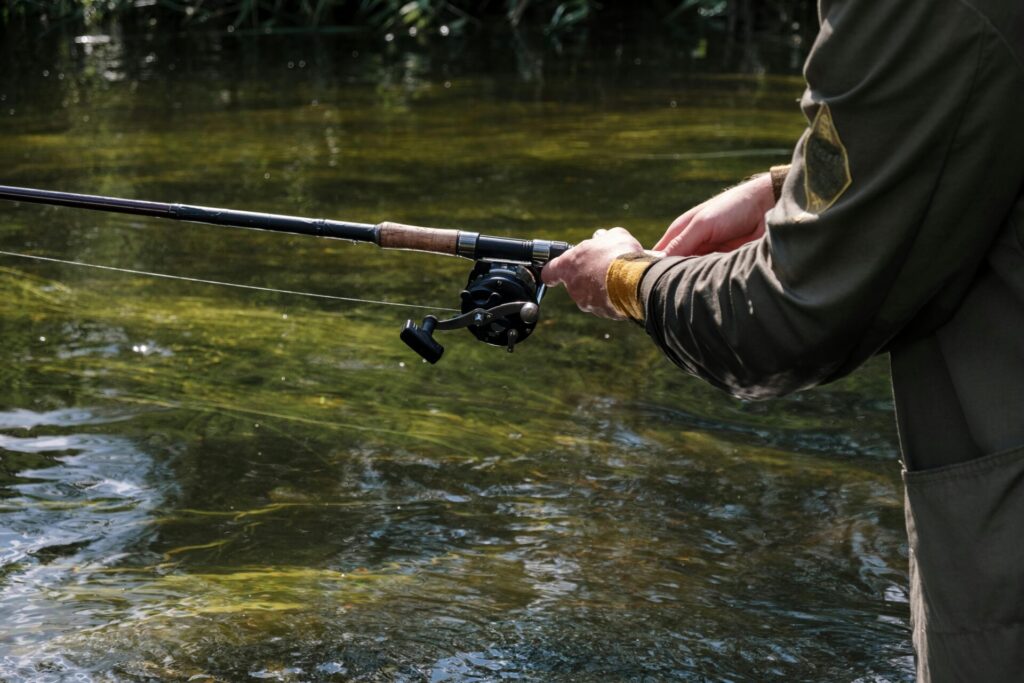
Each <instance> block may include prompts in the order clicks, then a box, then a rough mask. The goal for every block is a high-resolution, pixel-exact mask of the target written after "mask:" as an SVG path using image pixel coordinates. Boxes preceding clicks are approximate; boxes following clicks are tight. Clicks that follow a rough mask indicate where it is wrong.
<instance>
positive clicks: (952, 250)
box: [638, 0, 1024, 398]
mask: <svg viewBox="0 0 1024 683" xmlns="http://www.w3.org/2000/svg"><path fill="white" fill-rule="evenodd" d="M822 10H823V12H824V14H823V16H822V27H821V31H820V33H819V36H818V39H817V41H816V42H815V45H814V47H813V48H812V51H811V54H810V56H809V58H808V61H807V64H806V67H805V76H806V79H807V84H808V87H807V89H806V91H805V92H804V95H803V98H802V101H801V106H802V108H803V111H804V114H805V116H806V117H807V120H808V122H809V125H808V128H807V130H806V131H805V132H804V134H803V136H802V137H801V139H800V140H799V142H798V144H797V146H796V149H795V151H794V154H793V159H792V169H791V171H790V173H789V175H788V176H787V178H786V181H785V184H784V186H783V188H782V195H781V198H780V200H779V202H778V203H777V204H776V206H775V208H774V209H772V210H771V211H770V212H769V213H768V216H767V224H768V229H767V232H766V234H765V236H764V238H762V239H760V240H758V241H756V242H752V243H750V244H747V245H745V246H743V247H742V248H740V249H738V250H736V251H733V252H730V253H716V254H710V255H707V256H700V257H689V258H678V257H673V258H665V259H662V260H661V261H659V262H657V263H656V264H654V265H653V266H651V267H650V268H649V269H648V270H647V272H646V274H645V275H644V277H643V280H642V281H641V283H640V287H639V292H638V294H639V297H640V303H641V305H642V306H643V310H644V313H645V325H646V329H647V332H648V333H649V334H650V335H651V337H652V338H653V339H654V340H655V342H656V343H657V344H658V345H659V346H661V347H662V349H663V350H664V351H665V352H666V354H667V355H668V356H669V358H670V359H671V360H672V361H673V362H675V363H676V364H677V365H679V366H681V367H682V368H684V369H685V370H687V371H689V372H691V373H693V374H695V375H698V376H700V377H703V378H704V379H706V380H708V381H709V382H711V383H712V384H714V385H716V386H718V387H720V388H722V389H725V390H727V391H729V392H730V393H733V394H735V395H737V396H742V397H748V398H760V397H768V396H774V395H781V394H785V393H788V392H792V391H796V390H799V389H802V388H806V387H810V386H813V385H816V384H821V383H824V382H828V381H831V380H833V379H836V378H838V377H840V376H842V375H844V374H846V373H848V372H850V371H851V370H852V369H854V368H855V367H857V366H858V365H859V364H861V363H862V362H863V361H864V360H866V359H867V358H868V357H870V356H871V355H873V354H875V353H877V352H878V351H880V350H883V349H885V348H886V347H887V346H888V345H890V344H892V343H893V342H894V340H896V339H898V336H899V335H900V334H901V332H902V333H905V332H906V331H907V330H910V329H915V328H928V327H934V326H936V325H938V324H939V323H941V322H942V320H943V318H944V317H945V316H948V315H950V314H951V313H952V312H953V310H955V308H956V305H957V304H958V303H959V302H960V300H961V299H962V297H963V295H964V292H965V290H966V289H967V287H968V286H969V284H970V282H971V280H972V279H973V277H974V274H975V273H976V271H977V268H978V266H979V263H980V262H981V261H982V259H983V258H984V256H985V253H986V252H987V251H988V248H989V246H990V244H991V243H992V241H993V239H994V236H995V234H996V232H997V230H998V228H999V226H1000V225H1001V224H1002V223H1003V222H1004V220H1005V219H1006V214H1007V212H1008V211H1009V207H1010V206H1011V205H1012V201H1013V198H1014V197H1015V196H1016V193H1017V191H1018V190H1019V188H1020V183H1021V173H1020V171H1019V169H1020V168H1021V166H1022V164H1021V162H1020V159H1019V158H1017V157H1018V156H1019V153H1020V149H1021V147H1020V145H1019V144H1018V143H1019V141H1020V136H1021V133H1020V132H1019V131H1016V130H1015V129H1016V128H1019V127H1020V126H1019V123H1018V122H1019V121H1020V120H1021V116H1022V113H1024V112H1022V107H1021V104H1020V102H1021V100H1024V98H1021V96H1020V92H1021V80H1020V78H1021V73H1020V67H1019V65H1018V64H1017V63H1016V62H1015V61H1014V59H1013V57H1012V55H1011V52H1010V50H1009V49H1008V48H1007V46H1006V44H1005V41H1002V40H1001V39H1000V37H999V35H998V34H997V33H996V32H994V31H993V29H992V27H991V24H990V23H989V22H988V21H987V20H986V19H985V18H984V17H983V16H981V15H979V14H978V13H976V12H975V11H974V10H973V9H972V8H971V7H969V6H968V5H967V4H965V3H962V2H959V1H958V0H934V1H933V2H925V1H921V0H907V1H906V2H877V0H840V1H837V2H832V3H823V8H822Z"/></svg>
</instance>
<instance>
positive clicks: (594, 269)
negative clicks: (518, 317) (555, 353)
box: [541, 188, 770, 320]
mask: <svg viewBox="0 0 1024 683" xmlns="http://www.w3.org/2000/svg"><path fill="white" fill-rule="evenodd" d="M769 191H770V188H769ZM643 250H644V248H643V246H642V245H641V244H640V243H639V242H637V240H636V238H635V237H633V236H632V235H630V234H629V232H628V231H626V230H625V229H624V228H612V229H611V230H598V231H597V232H595V233H594V237H593V238H592V239H589V240H584V241H582V242H580V243H579V244H577V245H576V246H575V247H573V248H572V249H570V250H569V251H567V252H565V253H564V254H562V255H561V256H559V257H558V258H556V259H553V260H552V261H550V262H548V264H547V265H546V266H544V270H543V271H542V273H541V276H542V279H543V280H544V284H546V285H549V286H552V287H553V286H556V285H565V288H566V290H567V291H568V292H569V296H571V297H572V298H573V301H575V302H576V305H577V306H579V307H580V310H581V311H584V312H585V313H593V314H594V315H598V316H601V317H602V318H611V319H613V320H625V316H623V315H622V314H621V313H619V311H618V310H617V309H616V308H615V307H614V306H613V305H612V302H611V300H610V299H609V298H608V289H607V287H606V285H605V278H606V277H607V275H608V267H609V266H610V265H611V263H612V261H614V260H615V259H616V258H617V257H619V256H622V255H623V254H632V253H636V252H640V253H642V252H643Z"/></svg>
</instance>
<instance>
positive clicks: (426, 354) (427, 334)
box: [400, 315, 444, 365]
mask: <svg viewBox="0 0 1024 683" xmlns="http://www.w3.org/2000/svg"><path fill="white" fill-rule="evenodd" d="M436 325H437V318H435V317H434V316H432V315H428V316H427V317H426V318H424V319H423V326H422V327H420V326H418V325H417V324H416V323H414V322H413V321H412V320H406V321H405V327H404V328H402V334H401V335H400V336H401V338H402V341H404V342H405V343H406V345H407V346H408V347H409V348H410V349H412V350H413V351H415V352H416V353H418V354H419V355H420V356H421V357H422V358H423V359H424V360H425V361H427V362H428V363H430V364H431V365H433V364H434V363H436V362H437V361H439V360H441V355H442V354H444V347H443V346H441V345H440V344H438V343H437V340H436V339H434V326H436Z"/></svg>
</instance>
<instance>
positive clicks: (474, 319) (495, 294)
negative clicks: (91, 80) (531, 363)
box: [401, 261, 544, 363]
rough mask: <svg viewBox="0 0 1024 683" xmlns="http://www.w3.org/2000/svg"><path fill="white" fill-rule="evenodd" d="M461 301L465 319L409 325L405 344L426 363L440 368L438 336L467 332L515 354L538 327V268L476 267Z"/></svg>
mask: <svg viewBox="0 0 1024 683" xmlns="http://www.w3.org/2000/svg"><path fill="white" fill-rule="evenodd" d="M461 296H462V309H461V310H462V314H461V315H457V316H455V317H454V318H449V319H448V320H438V319H437V317H436V316H433V315H428V316H427V317H425V318H424V319H423V324H422V325H417V324H416V323H414V322H413V321H412V320H407V321H406V323H405V328H404V329H403V330H402V335H401V336H402V341H404V342H405V343H406V344H408V345H409V347H410V348H411V349H412V350H413V351H415V352H416V353H418V354H420V356H422V357H423V358H424V359H425V360H427V361H428V362H430V363H436V362H437V361H439V360H440V359H441V355H442V354H443V353H444V347H443V346H441V345H440V344H439V343H437V341H436V340H435V339H434V330H457V329H459V328H460V327H465V328H468V329H469V331H470V332H472V333H473V336H474V337H476V338H477V339H479V340H480V341H482V342H484V343H485V344H491V345H493V346H504V347H505V348H507V349H508V350H509V352H511V351H512V350H513V349H514V348H515V345H516V344H518V343H519V342H521V341H523V340H524V339H526V338H527V337H529V336H530V333H531V332H533V328H534V327H536V326H537V320H538V319H539V318H540V300H541V298H542V297H543V296H544V284H543V283H541V282H540V268H538V267H531V266H525V265H521V264H518V263H501V262H491V261H477V262H476V265H475V266H473V271H472V272H471V273H470V274H469V281H468V282H467V283H466V288H465V289H464V290H462V294H461Z"/></svg>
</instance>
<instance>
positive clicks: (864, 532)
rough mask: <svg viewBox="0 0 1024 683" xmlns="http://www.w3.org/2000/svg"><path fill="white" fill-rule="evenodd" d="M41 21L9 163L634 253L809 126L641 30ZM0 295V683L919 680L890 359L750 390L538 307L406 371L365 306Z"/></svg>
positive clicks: (165, 239)
mask: <svg viewBox="0 0 1024 683" xmlns="http://www.w3.org/2000/svg"><path fill="white" fill-rule="evenodd" d="M71 38H73V36H63V37H62V36H60V35H55V34H52V33H51V34H48V37H44V38H42V39H40V40H39V41H35V42H32V43H26V42H25V41H22V40H16V39H11V38H10V37H8V38H7V39H6V40H5V44H4V47H3V55H4V60H5V63H4V68H3V69H2V70H0V97H2V101H0V105H2V106H0V109H3V108H4V107H6V112H3V111H0V113H3V114H4V116H2V117H0V168H2V169H4V170H3V172H2V181H3V182H5V183H8V184H21V185H34V186H42V187H50V188H55V189H65V190H72V191H83V192H99V193H109V194H113V195H121V196H132V197H138V198H146V199H154V200H162V201H182V202H189V203H195V204H207V205H214V206H229V207H233V208H250V209H255V210H271V211H276V212H281V213H295V214H305V215H323V216H329V217H336V218H342V219H349V220H357V221H367V222H374V221H377V220H382V219H393V220H402V221H408V222H413V223H419V224H433V225H443V226H458V227H464V228H467V229H477V230H481V231H484V232H491V233H499V234H512V235H519V236H544V237H550V238H555V239H566V240H570V241H573V240H579V239H582V238H583V237H585V236H587V235H588V234H589V233H590V232H592V230H593V229H594V228H596V227H600V226H606V225H611V224H622V225H626V226H627V227H630V228H631V229H632V230H633V231H634V232H635V233H636V234H637V235H638V236H639V237H640V238H641V239H642V240H643V241H645V242H648V243H651V242H653V241H654V240H655V239H656V238H657V237H658V236H659V235H660V232H661V230H662V229H663V227H664V226H665V225H666V224H667V223H668V222H669V221H670V220H671V219H672V218H673V217H674V216H675V215H677V214H678V213H680V212H682V211H683V210H684V209H685V208H687V207H688V206H690V205H692V204H693V203H695V202H697V201H699V200H700V199H702V198H703V197H705V196H707V195H708V194H710V193H712V192H714V191H715V190H716V189H719V188H721V187H724V186H726V185H728V184H730V183H732V182H734V181H735V180H736V179H738V178H742V177H744V176H746V175H749V174H750V173H753V172H757V171H759V170H762V169H764V168H766V167H767V166H768V165H770V164H772V163H778V162H779V161H781V160H784V159H785V156H786V155H785V153H784V152H781V151H779V150H784V149H786V148H787V146H788V145H789V144H790V143H791V141H792V140H793V139H794V138H795V136H796V135H797V134H798V133H799V131H800V129H801V120H800V117H799V112H798V111H797V109H796V106H795V104H794V100H795V98H796V97H797V95H798V94H799V91H800V82H799V79H798V78H796V77H788V76H765V77H749V76H733V75H721V74H715V73H713V69H711V68H710V67H709V66H707V65H705V64H702V63H700V62H696V63H693V62H689V61H688V60H686V59H684V58H680V57H677V56H674V55H672V54H671V53H668V52H665V51H659V50H658V49H657V48H656V47H654V46H651V45H630V44H626V45H624V46H623V47H622V50H621V51H620V50H616V49H615V47H614V46H605V47H607V49H597V48H595V49H593V50H581V51H575V52H574V51H572V50H570V51H568V52H567V53H566V54H563V55H561V56H558V55H555V54H552V53H551V52H549V51H544V50H536V49H535V50H533V51H531V49H530V48H528V47H526V46H522V45H521V46H520V48H519V49H518V50H514V49H511V48H509V46H507V45H487V44H484V45H475V44H472V43H470V44H464V43H458V44H456V43H452V44H447V43H444V44H442V45H440V46H434V47H433V48H431V49H415V50H413V49H411V48H410V46H391V47H388V46H385V45H375V44H374V43H373V42H372V41H368V40H365V39H355V38H348V37H337V36H336V37H330V38H326V37H319V38H314V37H308V36H305V37H296V38H280V37H261V38H258V39H256V38H251V37H248V38H231V37H219V36H205V37H201V38H198V39H190V40H188V41H185V40H184V39H180V38H172V39H164V38H161V37H159V36H157V35H154V36H151V37H146V36H137V37H127V38H126V37H123V36H119V35H117V34H116V33H115V34H114V35H113V36H112V39H111V40H110V42H106V43H104V42H93V43H92V44H89V45H86V44H75V43H73V42H72V41H71ZM538 60H540V62H538ZM0 249H3V250H7V251H18V252H29V253H36V254H43V255H47V256H53V257H57V258H65V259H73V260H83V261H89V262H93V263H102V264H105V265H113V266H119V267H125V268H135V269H143V270H156V271H159V272H168V273H178V274H183V275H189V276H194V277H201V278H209V279H222V280H230V281H234V282H242V283H246V284H253V285H259V286H268V287H279V288H287V289H298V290H308V291H314V292H320V293H326V294H335V295H341V296H355V297H361V298H368V299H379V300H389V301H399V302H406V303H415V304H424V305H435V306H452V305H454V303H455V301H457V294H458V288H459V287H460V286H461V284H462V281H463V279H464V278H465V276H466V273H467V272H468V263H466V262H461V261H458V260H455V259H444V258H439V257H430V256H421V255H413V254H395V253H387V252H381V251H378V250H375V249H373V248H372V247H367V246H353V245H348V244H345V243H339V242H324V241H318V240H313V239H303V238H288V237H282V236H279V235H268V234H263V233H258V232H252V231H238V230H223V229H216V228H211V227H204V226H195V225H187V224H172V223H161V222H159V221H156V220H145V219H139V218H132V217H125V216H104V215H102V214H95V213H86V212H78V211H71V210H67V209H57V208H44V207H31V206H27V205H21V206H16V205H13V204H4V205H0ZM0 292H2V297H0V340H2V345H0V624H3V626H0V678H3V679H9V680H46V679H51V680H63V679H65V678H68V677H70V676H79V677H81V678H83V679H86V680H89V679H92V680H152V679H159V680H189V679H192V680H295V681H299V680H383V681H391V680H407V681H420V680H428V681H473V680H481V681H483V680H488V681H489V680H538V681H549V680H556V681H557V680H566V681H568V680H573V681H587V680H592V681H606V680H636V681H642V680H670V679H674V680H692V681H703V680H715V681H719V680H734V681H746V680H758V681H762V680H783V679H796V680H846V681H857V680H860V681H878V680H888V681H897V680H909V679H910V678H912V676H911V663H910V660H909V656H910V649H909V643H908V640H909V632H908V625H907V614H906V612H907V606H906V604H905V603H906V598H905V586H906V582H907V577H906V570H905V565H906V549H905V542H904V534H903V529H902V507H901V496H902V494H901V490H900V487H899V476H898V470H899V468H898V464H897V462H896V443H895V434H894V429H893V427H892V418H891V405H890V403H889V396H888V380H887V375H886V368H885V364H884V362H883V361H881V360H880V361H876V362H873V363H872V364H870V365H869V366H868V367H866V368H864V369H862V370H861V371H860V372H858V373H857V374H856V375H855V376H853V377H852V378H849V379H847V380H844V381H843V382H840V383H838V384H836V385H833V386H830V387H826V388H823V389H819V390H816V391H813V392H809V393H807V394H803V395H800V396H796V397H791V398H788V399H785V400H781V401H777V402H771V403H756V404H754V403H743V402H738V401H734V400H732V399H729V398H727V397H724V396H722V395H720V394H718V393H716V392H714V391H713V390H711V389H709V388H707V387H705V386H703V385H701V384H700V383H699V382H697V381H695V380H692V379H690V378H688V377H685V376H683V375H681V374H678V373H677V372H676V371H675V370H674V369H673V368H671V366H670V365H669V363H668V362H667V361H665V360H664V359H663V358H661V357H660V356H659V354H658V353H657V352H656V351H655V350H654V349H653V347H652V346H651V345H650V344H649V343H648V342H647V341H646V340H645V338H644V336H643V333H642V331H641V330H639V329H636V328H633V327H631V326H628V325H623V324H615V323H610V322H605V321H599V320H596V319H592V318H589V317H586V316H584V315H582V314H580V313H578V312H577V311H575V309H574V306H573V305H572V304H571V303H570V302H569V301H568V300H567V298H566V297H565V296H564V293H562V292H554V293H552V294H551V295H550V296H549V298H548V300H547V301H546V303H545V306H544V320H543V322H542V323H541V326H540V327H539V329H538V331H537V333H536V334H535V335H534V336H533V337H531V339H530V340H529V341H528V342H526V343H525V344H523V345H522V346H521V347H520V348H519V350H517V352H516V353H515V354H513V355H511V356H509V355H508V354H506V353H504V352H503V351H501V350H498V349H493V348H488V347H484V346H482V345H480V344H478V343H477V342H475V341H474V340H473V339H471V338H470V337H469V336H468V335H465V336H463V335H461V334H448V335H447V336H446V337H441V340H442V342H443V343H445V345H446V347H447V349H448V350H447V352H446V356H445V358H444V359H443V360H442V361H441V363H440V364H439V365H437V366H433V367H431V366H427V365H425V364H422V363H420V362H419V361H418V360H417V359H415V358H414V357H413V356H412V355H411V353H410V352H409V351H408V350H407V349H406V348H405V347H404V345H402V344H401V342H400V341H399V340H398V334H397V333H398V330H399V328H400V326H401V324H402V322H403V321H404V319H405V317H406V316H407V315H408V313H407V312H406V311H404V310H400V309H394V308H390V307H385V306H379V305H371V304H346V303H341V302H328V301H317V300H311V299H302V298H297V297H292V296H287V295H282V294H273V293H254V292H245V291H239V290H231V289H226V288H220V287H213V286H209V285H201V284H189V283H182V282H174V281H166V280H154V279H145V278H138V277H133V276H128V275H124V274H117V273H109V272H100V271H94V270H84V269H78V268H74V267H70V266H61V265H57V264H52V263H50V264H48V263H36V262H29V261H25V260H22V259H15V258H11V257H0ZM421 313H422V312H419V311H417V312H416V315H421Z"/></svg>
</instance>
